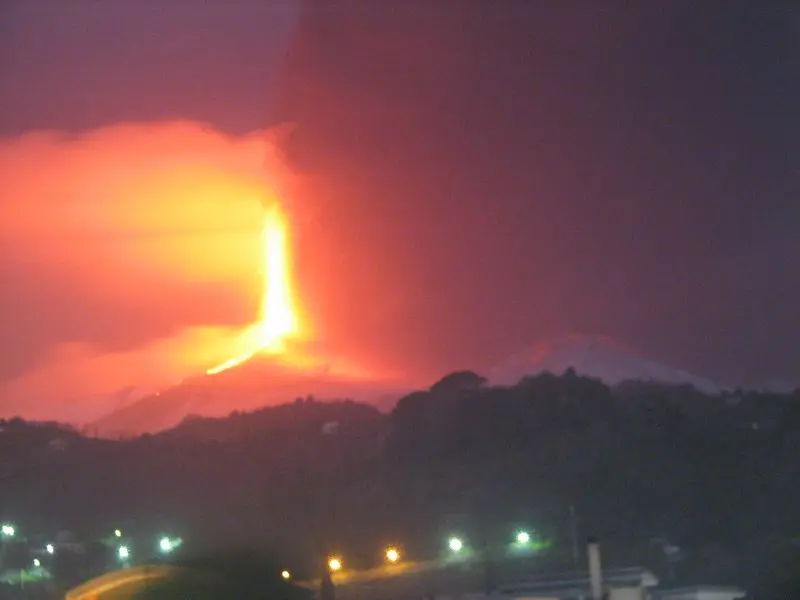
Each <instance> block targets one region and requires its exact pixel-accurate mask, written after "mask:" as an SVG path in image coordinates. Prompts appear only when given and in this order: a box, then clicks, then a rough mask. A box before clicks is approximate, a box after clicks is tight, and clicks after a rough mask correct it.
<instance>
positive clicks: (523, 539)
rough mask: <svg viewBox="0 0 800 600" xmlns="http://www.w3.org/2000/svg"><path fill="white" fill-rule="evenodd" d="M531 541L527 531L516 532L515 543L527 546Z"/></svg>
mask: <svg viewBox="0 0 800 600" xmlns="http://www.w3.org/2000/svg"><path fill="white" fill-rule="evenodd" d="M530 541H531V534H530V533H528V532H527V531H518V532H517V543H518V544H528V543H530Z"/></svg>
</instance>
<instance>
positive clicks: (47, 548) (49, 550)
mask: <svg viewBox="0 0 800 600" xmlns="http://www.w3.org/2000/svg"><path fill="white" fill-rule="evenodd" d="M44 549H45V552H47V553H48V554H55V552H56V547H55V546H53V544H47V546H45V547H44Z"/></svg>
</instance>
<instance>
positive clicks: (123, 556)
mask: <svg viewBox="0 0 800 600" xmlns="http://www.w3.org/2000/svg"><path fill="white" fill-rule="evenodd" d="M117 556H118V557H119V559H120V560H127V559H128V558H130V556H131V553H130V550H128V547H127V546H120V547H119V548H118V549H117Z"/></svg>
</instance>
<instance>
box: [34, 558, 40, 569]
mask: <svg viewBox="0 0 800 600" xmlns="http://www.w3.org/2000/svg"><path fill="white" fill-rule="evenodd" d="M33 566H34V567H37V568H38V567H41V566H42V561H40V560H39V559H38V558H34V559H33Z"/></svg>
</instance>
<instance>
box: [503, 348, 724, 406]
mask: <svg viewBox="0 0 800 600" xmlns="http://www.w3.org/2000/svg"><path fill="white" fill-rule="evenodd" d="M570 367H571V368H573V369H575V371H577V372H578V373H580V374H581V375H587V376H590V377H596V378H599V379H601V380H602V381H604V382H605V383H606V384H608V385H616V384H618V383H620V382H622V381H626V380H642V381H654V382H659V383H667V384H690V385H693V386H694V387H696V388H697V389H699V390H701V391H703V392H706V393H710V394H714V393H718V392H720V391H721V389H722V388H721V387H720V386H719V385H717V384H716V383H714V382H712V381H710V380H708V379H705V378H703V377H698V376H696V375H693V374H691V373H687V372H686V371H683V370H681V369H676V368H673V367H670V366H668V365H664V364H661V363H658V362H655V361H652V360H649V359H646V358H642V357H640V356H637V355H636V354H635V353H634V352H632V351H631V350H628V349H627V348H625V347H624V346H623V345H622V344H620V343H618V342H616V341H614V340H613V339H611V338H609V337H605V336H589V335H583V334H570V335H567V336H564V337H562V338H557V339H552V340H545V341H543V342H539V343H538V344H536V345H534V346H533V347H532V348H530V349H528V350H526V351H524V352H521V353H519V354H517V355H515V356H512V357H511V358H509V359H507V360H506V361H504V362H502V363H500V364H498V365H496V366H495V367H494V368H492V369H490V371H489V379H490V381H492V382H493V383H496V384H502V385H510V384H513V383H516V382H517V381H519V380H520V379H521V378H522V377H524V376H525V375H533V374H536V373H541V372H543V371H549V372H551V373H556V374H560V373H563V372H564V371H566V370H567V369H568V368H570Z"/></svg>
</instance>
